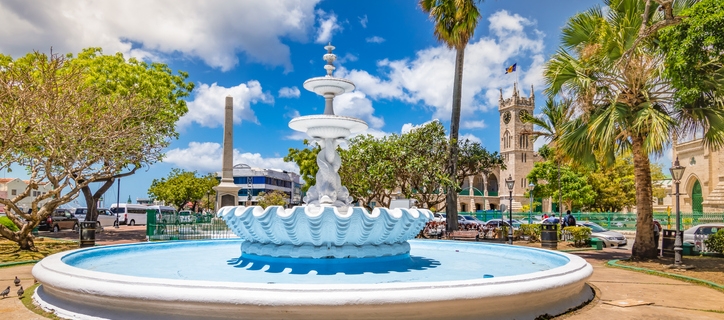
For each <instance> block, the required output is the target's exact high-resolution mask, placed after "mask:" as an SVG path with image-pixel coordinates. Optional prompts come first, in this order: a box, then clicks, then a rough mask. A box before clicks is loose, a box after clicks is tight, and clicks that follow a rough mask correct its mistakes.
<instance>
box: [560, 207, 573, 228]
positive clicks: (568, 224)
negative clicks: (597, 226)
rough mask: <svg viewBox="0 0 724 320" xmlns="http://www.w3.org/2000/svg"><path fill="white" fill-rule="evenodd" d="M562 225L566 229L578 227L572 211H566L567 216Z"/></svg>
mask: <svg viewBox="0 0 724 320" xmlns="http://www.w3.org/2000/svg"><path fill="white" fill-rule="evenodd" d="M562 223H563V224H564V226H566V227H575V226H576V217H574V216H573V215H572V214H571V210H568V211H566V216H565V217H564V218H563V221H562Z"/></svg>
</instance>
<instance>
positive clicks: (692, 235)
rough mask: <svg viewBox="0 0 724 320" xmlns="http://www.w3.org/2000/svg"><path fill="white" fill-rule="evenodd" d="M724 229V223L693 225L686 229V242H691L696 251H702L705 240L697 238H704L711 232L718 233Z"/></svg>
mask: <svg viewBox="0 0 724 320" xmlns="http://www.w3.org/2000/svg"><path fill="white" fill-rule="evenodd" d="M721 229H724V223H706V224H700V225H698V226H693V227H691V228H689V229H686V230H685V231H684V239H683V240H684V243H691V244H693V245H694V246H695V247H696V251H701V245H702V243H701V242H702V241H703V240H697V239H696V238H704V237H707V236H709V235H710V234H713V233H717V232H718V231H719V230H721Z"/></svg>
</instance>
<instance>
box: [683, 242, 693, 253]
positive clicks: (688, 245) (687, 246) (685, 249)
mask: <svg viewBox="0 0 724 320" xmlns="http://www.w3.org/2000/svg"><path fill="white" fill-rule="evenodd" d="M681 249H682V251H681V255H683V256H693V255H694V245H693V244H691V243H688V242H684V243H683V244H682V245H681Z"/></svg>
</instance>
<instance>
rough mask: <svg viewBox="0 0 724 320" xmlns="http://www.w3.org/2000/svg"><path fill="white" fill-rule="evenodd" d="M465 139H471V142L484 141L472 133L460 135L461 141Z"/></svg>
mask: <svg viewBox="0 0 724 320" xmlns="http://www.w3.org/2000/svg"><path fill="white" fill-rule="evenodd" d="M465 139H467V140H470V142H477V143H483V141H482V140H480V138H478V137H476V136H475V135H473V134H472V133H466V134H462V135H460V141H465Z"/></svg>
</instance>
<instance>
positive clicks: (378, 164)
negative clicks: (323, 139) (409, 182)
mask: <svg viewBox="0 0 724 320" xmlns="http://www.w3.org/2000/svg"><path fill="white" fill-rule="evenodd" d="M399 151H400V150H399V146H398V144H397V136H395V135H393V136H390V137H385V138H381V139H376V138H374V137H373V136H371V135H359V136H356V137H354V138H352V139H350V141H349V148H347V149H346V150H345V149H340V150H339V152H340V156H341V157H342V167H341V168H340V170H339V175H340V178H341V180H342V185H343V186H345V187H347V190H349V195H350V196H352V198H354V199H355V200H358V201H362V202H363V203H364V204H365V206H366V207H367V208H368V209H372V208H371V207H370V203H371V202H372V201H377V202H378V203H379V205H380V206H382V207H389V206H390V201H391V199H392V192H394V189H395V183H396V182H397V181H396V175H395V173H396V168H397V166H398V165H399V163H400V162H399V159H400V152H399Z"/></svg>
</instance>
